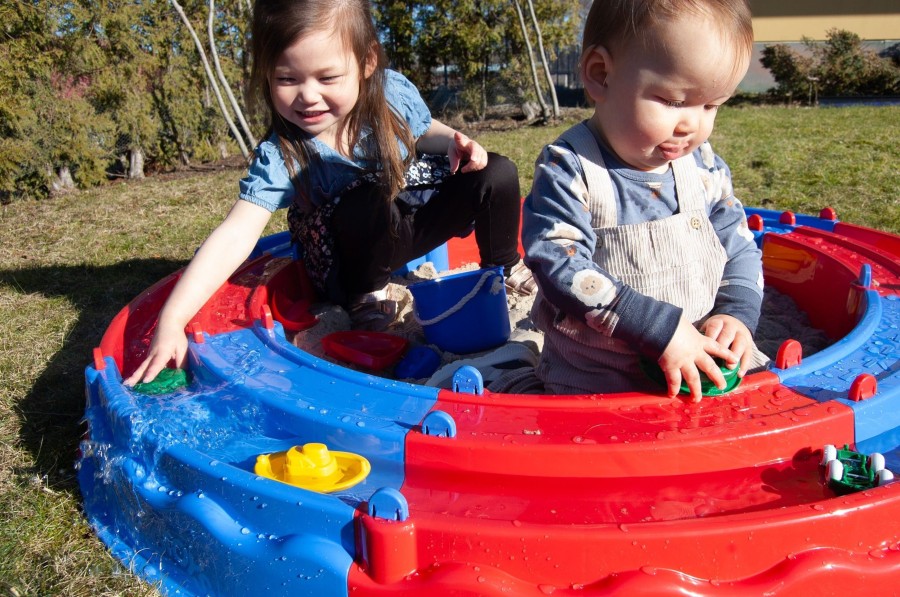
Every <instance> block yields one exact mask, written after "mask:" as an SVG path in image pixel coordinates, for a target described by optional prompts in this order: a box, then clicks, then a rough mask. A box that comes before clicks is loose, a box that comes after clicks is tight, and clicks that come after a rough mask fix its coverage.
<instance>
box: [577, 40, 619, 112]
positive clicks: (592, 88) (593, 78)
mask: <svg viewBox="0 0 900 597" xmlns="http://www.w3.org/2000/svg"><path fill="white" fill-rule="evenodd" d="M611 67H612V58H611V57H610V55H609V51H608V50H607V49H606V48H605V47H603V46H600V45H597V46H591V48H590V49H589V50H588V51H587V52H585V53H584V56H582V58H581V80H582V82H583V83H584V91H585V93H587V95H588V97H590V98H591V99H592V100H594V103H597V102H600V101H602V99H603V98H604V96H605V95H606V77H608V76H609V71H610V68H611Z"/></svg>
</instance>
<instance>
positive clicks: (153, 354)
mask: <svg viewBox="0 0 900 597" xmlns="http://www.w3.org/2000/svg"><path fill="white" fill-rule="evenodd" d="M187 347H188V341H187V337H186V336H185V334H184V328H179V327H178V326H164V325H163V324H160V325H159V327H158V328H157V329H156V334H155V335H154V336H153V341H152V342H150V351H149V352H148V353H147V356H146V357H145V358H144V362H143V363H141V364H140V365H138V368H137V369H135V370H134V373H132V374H131V376H130V377H129V378H128V379H126V380H125V381H124V383H125V385H126V386H129V387H131V386H133V385H134V384H136V383H141V382H150V381H153V380H154V379H156V376H157V375H159V372H160V371H162V370H163V369H165V368H166V365H168V364H169V362H170V361H174V362H175V366H176V367H178V368H179V369H184V367H185V365H186V364H187Z"/></svg>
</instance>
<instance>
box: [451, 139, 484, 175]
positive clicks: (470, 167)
mask: <svg viewBox="0 0 900 597" xmlns="http://www.w3.org/2000/svg"><path fill="white" fill-rule="evenodd" d="M447 156H448V157H449V158H450V171H451V172H456V170H457V169H458V168H459V165H460V164H461V163H462V162H463V160H464V159H467V160H468V163H467V164H466V165H465V166H463V167H462V170H460V171H461V172H475V171H477V170H481V169H483V168H484V167H485V166H487V161H488V155H487V151H485V150H484V147H482V146H481V145H479V144H478V142H477V141H474V140H473V139H470V138H468V137H467V136H465V135H463V134H462V133H460V132H459V131H456V132H455V133H454V134H453V140H452V141H450V147H449V149H448V150H447Z"/></svg>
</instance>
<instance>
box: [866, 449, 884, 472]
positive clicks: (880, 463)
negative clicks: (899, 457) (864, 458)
mask: <svg viewBox="0 0 900 597" xmlns="http://www.w3.org/2000/svg"><path fill="white" fill-rule="evenodd" d="M869 468H870V469H872V470H873V471H875V472H876V473H877V472H878V471H880V470H884V456H882V455H881V454H879V453H878V452H872V453H871V454H869Z"/></svg>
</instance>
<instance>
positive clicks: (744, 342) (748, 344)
mask: <svg viewBox="0 0 900 597" xmlns="http://www.w3.org/2000/svg"><path fill="white" fill-rule="evenodd" d="M700 331H701V332H702V333H703V334H705V335H706V337H707V338H712V339H713V340H715V341H716V342H718V343H719V344H720V345H722V346H724V347H726V348H729V349H731V352H733V353H734V355H735V357H736V358H735V360H734V361H727V363H728V367H729V368H731V369H733V368H734V367H735V365H737V364H738V361H740V370H739V371H738V375H739V376H740V377H743V376H744V375H746V374H747V370H748V369H750V364H751V363H752V361H753V347H754V344H753V335H752V334H751V333H750V330H749V329H748V328H747V326H746V325H744V323H743V322H742V321H741V320H740V319H737V318H735V317H732V316H731V315H713V316H712V317H710V318H709V319H707V320H706V321H705V322H704V323H703V325H702V326H700Z"/></svg>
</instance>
